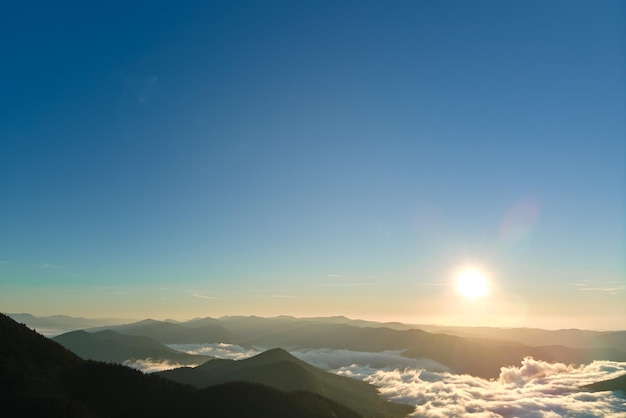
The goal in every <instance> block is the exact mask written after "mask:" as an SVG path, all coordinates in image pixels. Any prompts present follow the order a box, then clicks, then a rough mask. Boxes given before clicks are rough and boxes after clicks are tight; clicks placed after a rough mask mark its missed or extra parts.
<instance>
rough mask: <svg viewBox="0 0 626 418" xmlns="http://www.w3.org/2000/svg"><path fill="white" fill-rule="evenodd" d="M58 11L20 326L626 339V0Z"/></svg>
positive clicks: (20, 152) (7, 205) (41, 103)
mask: <svg viewBox="0 0 626 418" xmlns="http://www.w3.org/2000/svg"><path fill="white" fill-rule="evenodd" d="M37 3H38V4H31V3H27V2H10V3H7V2H5V3H4V4H3V5H2V6H1V10H0V48H1V50H2V65H0V97H1V98H2V100H1V101H0V143H1V148H0V260H2V261H0V311H4V312H30V313H33V314H36V315H49V314H59V313H60V314H68V315H75V316H78V315H80V316H122V317H135V318H142V317H148V316H150V317H153V318H167V317H174V318H179V319H183V318H190V317H196V316H221V315H228V314H244V315H249V314H256V315H262V316H268V315H279V314H291V315H296V316H313V315H316V316H317V315H319V316H322V315H323V316H326V315H346V316H349V317H354V318H364V319H374V320H382V321H386V320H401V321H405V322H411V323H425V322H428V323H450V324H459V325H505V326H519V325H522V326H540V327H547V328H557V327H580V328H598V329H615V328H625V327H626V308H625V306H626V303H625V301H626V288H625V285H626V267H625V264H626V263H625V259H624V258H625V255H624V254H625V253H626V249H625V233H624V231H625V226H624V217H625V213H626V203H625V201H626V197H625V190H626V181H625V171H624V167H625V165H626V161H625V160H626V157H625V155H626V145H625V141H624V138H626V129H625V122H624V115H625V114H626V100H625V91H626V89H625V82H624V74H626V71H625V70H626V66H625V54H624V51H625V41H624V40H625V33H626V30H625V26H626V19H625V16H626V6H625V4H624V2H620V1H610V0H609V1H601V2H597V1H548V2H544V1H524V2H500V1H481V2H466V1H392V2H386V1H332V2H331V1H308V2H306V1H297V2H295V1H262V2H258V1H256V2H252V1H250V2H241V1H220V2H217V1H215V2H208V1H207V2H204V1H199V2H182V3H180V2H162V3H159V2H157V1H146V2H105V3H99V4H97V5H95V4H94V3H92V2H73V3H69V2H62V4H60V3H57V2H37ZM464 267H473V268H476V269H479V270H480V271H481V272H483V273H484V274H485V275H486V276H487V278H488V280H489V283H490V287H491V288H490V293H489V295H488V296H487V297H485V298H479V299H476V300H468V299H463V298H461V297H459V295H458V294H457V293H456V292H455V290H454V284H453V283H454V277H455V274H456V273H457V272H459V271H460V270H461V269H463V268H464Z"/></svg>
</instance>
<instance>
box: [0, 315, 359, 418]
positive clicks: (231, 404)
mask: <svg viewBox="0 0 626 418" xmlns="http://www.w3.org/2000/svg"><path fill="white" fill-rule="evenodd" d="M0 335H1V336H2V344H0V416H1V417H3V418H13V417H40V416H41V417H43V416H45V417H66V418H105V417H120V418H127V417H128V418H131V417H133V418H137V417H155V418H160V417H163V418H165V417H181V416H182V417H189V418H196V417H197V418H200V417H208V416H216V415H217V416H220V417H227V418H228V417H250V416H255V417H306V418H314V417H320V418H322V417H328V418H330V417H345V418H357V417H359V415H358V414H357V413H355V412H353V411H351V410H349V409H348V408H347V407H345V406H342V405H339V404H337V403H336V402H333V401H331V400H329V399H326V398H323V397H321V396H318V395H315V394H312V393H302V392H293V393H284V392H280V391H277V390H275V389H272V388H269V387H264V386H259V385H252V384H249V383H237V384H230V385H223V386H216V387H211V388H208V389H205V390H197V389H194V388H193V387H191V386H188V385H184V384H180V383H176V382H173V381H171V380H167V379H163V378H160V377H158V376H154V375H144V374H142V373H141V372H138V371H136V370H133V369H130V368H128V367H124V366H121V365H113V364H104V363H100V362H95V361H87V360H82V359H80V358H79V357H78V356H76V355H75V354H73V353H71V352H70V351H68V350H66V349H65V348H63V347H62V346H61V345H59V344H58V343H56V342H54V341H51V340H49V339H47V338H45V337H43V336H41V335H39V334H37V333H35V332H33V331H31V330H30V329H28V328H27V327H26V326H24V325H20V324H17V323H16V322H15V321H13V320H12V319H10V318H9V317H7V316H6V315H3V314H0Z"/></svg>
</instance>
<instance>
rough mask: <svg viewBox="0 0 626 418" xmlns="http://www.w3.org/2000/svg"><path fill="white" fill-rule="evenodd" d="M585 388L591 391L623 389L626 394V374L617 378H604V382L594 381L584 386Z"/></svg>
mask: <svg viewBox="0 0 626 418" xmlns="http://www.w3.org/2000/svg"><path fill="white" fill-rule="evenodd" d="M582 389H583V390H588V391H591V392H604V391H616V390H621V391H622V392H623V393H624V394H625V395H626V374H625V375H622V376H620V377H616V378H615V379H610V380H604V381H602V382H597V383H592V384H590V385H585V386H583V387H582Z"/></svg>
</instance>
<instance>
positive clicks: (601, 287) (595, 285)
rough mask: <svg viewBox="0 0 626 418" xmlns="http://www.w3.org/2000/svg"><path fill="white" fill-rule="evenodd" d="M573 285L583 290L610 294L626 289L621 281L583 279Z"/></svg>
mask: <svg viewBox="0 0 626 418" xmlns="http://www.w3.org/2000/svg"><path fill="white" fill-rule="evenodd" d="M571 285H572V286H576V288H577V289H578V290H580V291H583V292H602V293H608V294H610V295H615V294H617V293H620V292H624V291H626V285H625V284H624V283H623V282H619V281H600V280H581V281H578V282H576V283H571Z"/></svg>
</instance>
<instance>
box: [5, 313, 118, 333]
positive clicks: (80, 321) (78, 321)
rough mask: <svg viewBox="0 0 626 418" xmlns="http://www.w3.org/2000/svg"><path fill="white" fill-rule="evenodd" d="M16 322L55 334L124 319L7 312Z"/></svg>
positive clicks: (113, 324) (113, 323) (40, 331)
mask: <svg viewBox="0 0 626 418" xmlns="http://www.w3.org/2000/svg"><path fill="white" fill-rule="evenodd" d="M7 315H8V316H9V317H10V318H12V319H13V320H15V321H16V322H19V323H22V324H25V325H26V326H27V327H29V328H31V329H35V330H37V332H39V333H40V334H44V335H46V336H53V335H58V334H62V333H64V332H68V331H74V330H78V329H85V328H92V327H97V326H115V325H119V324H123V323H124V320H122V319H119V318H118V319H115V318H97V319H94V318H76V317H73V316H67V315H52V316H45V317H36V316H33V315H31V314H28V313H17V314H7Z"/></svg>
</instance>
